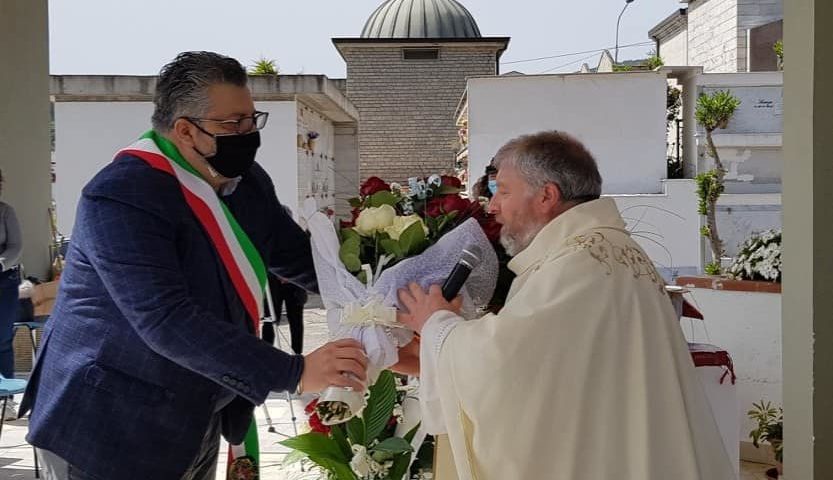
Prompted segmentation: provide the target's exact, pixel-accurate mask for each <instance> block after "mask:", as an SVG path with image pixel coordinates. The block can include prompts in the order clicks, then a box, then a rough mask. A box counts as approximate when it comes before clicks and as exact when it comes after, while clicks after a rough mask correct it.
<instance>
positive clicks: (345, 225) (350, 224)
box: [339, 207, 361, 228]
mask: <svg viewBox="0 0 833 480" xmlns="http://www.w3.org/2000/svg"><path fill="white" fill-rule="evenodd" d="M350 213H351V215H352V216H353V218H351V219H350V221H349V222H348V221H347V220H340V221H339V226H340V227H341V228H353V227H355V226H356V219H357V218H359V214H360V213H361V210H359V207H356V208H354V209H353V210H352V211H351V212H350Z"/></svg>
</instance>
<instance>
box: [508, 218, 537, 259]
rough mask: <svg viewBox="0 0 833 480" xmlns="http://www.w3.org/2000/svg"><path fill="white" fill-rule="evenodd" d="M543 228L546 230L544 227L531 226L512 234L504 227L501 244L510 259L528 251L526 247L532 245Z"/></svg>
mask: <svg viewBox="0 0 833 480" xmlns="http://www.w3.org/2000/svg"><path fill="white" fill-rule="evenodd" d="M542 228H544V226H543V225H529V226H528V227H527V228H525V229H524V230H523V231H522V232H519V233H512V232H509V230H508V229H507V228H506V227H505V226H504V227H503V228H502V229H501V230H500V244H501V245H503V248H504V249H506V253H507V254H508V255H509V256H510V257H514V256H515V255H517V254H519V253H521V252H522V251H524V250H526V247H528V246H529V244H530V243H532V241H533V240H534V239H535V236H536V235H538V232H540V231H541V229H542Z"/></svg>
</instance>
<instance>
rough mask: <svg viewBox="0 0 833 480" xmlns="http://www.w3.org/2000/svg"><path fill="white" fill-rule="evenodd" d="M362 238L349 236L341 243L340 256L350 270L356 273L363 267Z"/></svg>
mask: <svg viewBox="0 0 833 480" xmlns="http://www.w3.org/2000/svg"><path fill="white" fill-rule="evenodd" d="M360 245H361V238H360V237H358V236H355V237H352V236H351V237H348V238H346V239H345V240H344V243H342V244H341V248H340V249H339V251H338V257H339V258H340V259H341V263H343V264H344V267H345V268H347V270H348V271H350V272H352V273H355V272H358V271H359V270H361V269H362V261H361V259H360V258H359V250H360Z"/></svg>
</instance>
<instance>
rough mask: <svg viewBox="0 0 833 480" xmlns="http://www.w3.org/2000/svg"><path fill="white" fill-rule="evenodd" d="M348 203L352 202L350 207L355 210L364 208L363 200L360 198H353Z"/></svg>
mask: <svg viewBox="0 0 833 480" xmlns="http://www.w3.org/2000/svg"><path fill="white" fill-rule="evenodd" d="M347 201H348V202H350V206H351V207H353V208H359V207H361V206H362V199H361V198H359V197H353V198H351V199H350V200H347Z"/></svg>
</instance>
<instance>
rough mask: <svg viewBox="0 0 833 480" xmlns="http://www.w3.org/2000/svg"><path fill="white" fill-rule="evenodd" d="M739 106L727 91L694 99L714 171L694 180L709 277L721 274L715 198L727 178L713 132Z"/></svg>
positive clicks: (702, 174) (725, 122) (721, 191)
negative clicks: (709, 253) (707, 250)
mask: <svg viewBox="0 0 833 480" xmlns="http://www.w3.org/2000/svg"><path fill="white" fill-rule="evenodd" d="M740 103H741V102H740V100H739V99H738V98H737V97H735V96H734V95H732V93H731V92H729V91H728V90H725V91H724V90H719V91H717V92H714V93H712V94H705V93H704V94H702V95H700V98H698V99H697V110H696V111H695V113H694V115H695V117H696V118H697V123H699V124H700V125H701V126H702V127H703V128H704V129H705V130H706V145H707V147H708V148H707V151H708V154H709V155H710V156H711V157H712V158H714V168H713V169H712V170H709V171H708V172H703V173H701V174H699V175H697V177H696V178H695V182H696V183H697V195H698V196H699V197H700V202H699V205H698V212H699V213H700V215H704V216H705V217H706V225H705V226H703V227H702V228H701V229H700V233H701V234H702V235H703V236H704V237H706V238H707V239H708V240H709V244H710V246H711V251H712V261H711V263H709V264H707V265H706V267H705V271H706V273H707V274H709V275H720V274H721V273H722V267H721V264H720V259H721V258H722V257H723V253H724V249H723V241H722V240H721V239H720V235H719V234H718V232H717V199H718V198H720V195H721V194H722V193H723V190H724V188H725V187H724V178H725V177H726V169H725V168H724V167H723V162H721V161H720V155H719V153H718V151H717V147H716V146H715V144H714V138H713V137H712V133H713V132H714V131H715V130H717V129H719V128H726V127H727V126H728V125H729V120H731V119H732V116H733V115H734V114H735V110H737V108H738V107H739V106H740Z"/></svg>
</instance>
